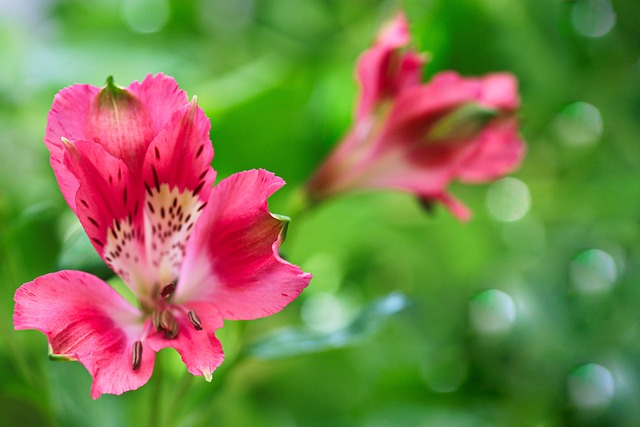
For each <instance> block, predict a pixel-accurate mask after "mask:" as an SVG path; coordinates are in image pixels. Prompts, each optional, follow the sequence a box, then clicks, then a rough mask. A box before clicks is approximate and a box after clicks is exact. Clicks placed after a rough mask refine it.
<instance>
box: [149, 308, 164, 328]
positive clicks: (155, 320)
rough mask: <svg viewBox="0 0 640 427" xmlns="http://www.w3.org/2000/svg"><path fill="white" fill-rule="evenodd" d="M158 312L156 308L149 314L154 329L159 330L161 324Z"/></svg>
mask: <svg viewBox="0 0 640 427" xmlns="http://www.w3.org/2000/svg"><path fill="white" fill-rule="evenodd" d="M160 314H161V312H159V311H158V310H154V311H153V313H152V314H151V323H152V324H153V327H154V329H155V330H156V331H158V332H160V331H161V330H162V325H160Z"/></svg>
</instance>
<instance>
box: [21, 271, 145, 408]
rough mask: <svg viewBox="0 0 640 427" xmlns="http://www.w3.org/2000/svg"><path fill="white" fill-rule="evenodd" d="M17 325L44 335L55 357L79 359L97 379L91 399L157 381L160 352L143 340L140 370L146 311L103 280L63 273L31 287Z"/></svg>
mask: <svg viewBox="0 0 640 427" xmlns="http://www.w3.org/2000/svg"><path fill="white" fill-rule="evenodd" d="M14 300H15V303H16V304H15V311H14V315H13V324H14V327H15V328H16V329H18V330H21V329H36V330H39V331H41V332H42V333H44V334H45V335H46V336H47V338H48V340H49V343H50V345H51V348H52V352H53V354H55V355H59V356H64V357H66V358H69V359H73V360H78V361H79V362H80V363H82V364H83V365H84V366H85V367H86V368H87V370H88V371H89V373H90V374H91V376H92V377H93V385H92V387H91V396H92V397H93V398H94V399H96V398H98V397H100V395H101V394H102V393H111V394H121V393H123V392H125V391H128V390H134V389H136V388H138V387H140V386H142V385H143V384H145V383H146V382H147V381H148V380H149V378H150V377H151V373H152V372H153V364H154V352H153V351H152V350H151V348H150V347H149V346H148V345H147V344H146V343H145V342H143V351H142V361H141V364H140V367H139V369H137V370H135V371H134V370H133V369H132V346H133V343H134V342H135V341H137V340H139V339H140V336H141V334H142V323H141V320H142V313H140V312H139V311H138V310H137V309H136V308H134V307H133V306H131V305H130V304H129V303H128V302H126V301H125V300H124V299H123V298H122V297H121V296H120V295H119V294H118V293H117V292H115V291H114V290H113V289H112V288H111V287H109V285H107V284H106V283H104V282H103V281H102V280H100V279H98V278H97V277H94V276H92V275H90V274H87V273H83V272H79V271H61V272H58V273H52V274H48V275H46V276H42V277H39V278H37V279H35V280H34V281H32V282H29V283H25V284H24V285H22V286H21V287H20V288H19V289H18V290H17V291H16V293H15V297H14Z"/></svg>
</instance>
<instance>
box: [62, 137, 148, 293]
mask: <svg viewBox="0 0 640 427" xmlns="http://www.w3.org/2000/svg"><path fill="white" fill-rule="evenodd" d="M66 147H67V149H66V152H65V166H66V167H67V168H68V169H69V171H70V172H71V173H73V174H74V176H75V177H76V179H77V180H78V182H79V183H80V188H79V189H78V191H77V194H76V204H77V214H78V217H79V218H80V222H81V223H82V226H83V227H84V229H85V231H86V232H87V235H88V236H89V238H90V239H91V243H92V244H93V246H94V247H95V248H96V250H97V251H98V253H99V254H100V256H101V257H102V258H103V259H104V260H105V262H106V263H107V265H109V266H110V267H111V268H112V269H113V270H114V271H115V272H116V273H118V274H119V275H120V276H121V277H122V278H123V279H124V280H125V281H126V282H127V284H129V285H130V286H131V287H132V289H133V290H134V291H136V292H138V293H140V291H142V289H140V286H142V285H141V284H142V283H145V280H144V279H145V278H144V270H145V262H146V259H145V252H144V245H143V244H142V215H141V206H140V205H141V204H142V197H143V194H142V191H144V190H142V186H141V185H139V184H137V183H136V180H135V178H134V177H132V174H131V173H130V172H129V168H128V167H127V165H126V164H125V163H124V161H122V160H120V159H118V158H116V157H113V156H112V155H110V154H109V153H107V152H106V150H105V149H104V148H103V147H102V146H101V145H99V144H97V143H94V142H89V141H76V142H67V143H66Z"/></svg>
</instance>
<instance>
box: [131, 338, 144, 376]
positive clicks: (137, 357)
mask: <svg viewBox="0 0 640 427" xmlns="http://www.w3.org/2000/svg"><path fill="white" fill-rule="evenodd" d="M141 363H142V341H136V342H134V343H133V347H131V367H132V368H133V370H134V371H137V370H138V368H140V364H141Z"/></svg>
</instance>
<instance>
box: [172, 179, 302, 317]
mask: <svg viewBox="0 0 640 427" xmlns="http://www.w3.org/2000/svg"><path fill="white" fill-rule="evenodd" d="M283 185H284V181H282V179H280V178H278V177H276V176H275V175H273V174H272V173H270V172H267V171H265V170H251V171H246V172H241V173H237V174H234V175H232V176H230V177H229V178H227V179H225V180H223V181H222V182H220V184H218V185H217V186H216V187H214V189H213V191H212V192H211V196H210V197H209V201H208V204H207V208H206V209H204V211H203V214H202V216H201V217H200V219H199V221H198V223H197V225H196V227H195V230H194V232H193V235H192V236H191V239H190V240H189V244H188V246H187V254H186V257H185V260H184V262H183V265H182V269H181V270H180V281H179V283H178V287H177V289H176V294H175V297H176V301H180V302H183V303H187V302H194V301H208V302H211V303H213V304H215V305H216V306H217V307H218V311H219V312H220V314H221V315H222V317H224V318H226V319H254V318H258V317H263V316H267V315H270V314H273V313H276V312H278V311H280V310H281V309H282V308H283V307H284V306H286V305H287V304H288V303H289V302H291V301H292V300H293V299H295V298H296V297H297V296H298V295H299V294H300V292H302V290H303V289H304V288H305V287H306V286H307V285H308V283H309V280H310V279H311V275H310V274H308V273H304V272H303V271H302V270H301V269H300V268H299V267H298V266H296V265H293V264H290V263H288V262H286V261H284V260H283V259H281V258H280V257H279V255H278V246H279V244H280V242H281V236H280V233H281V231H282V228H283V226H284V224H283V221H282V220H279V219H276V218H274V217H273V216H272V215H271V213H270V212H269V208H268V205H267V198H268V197H269V196H270V195H271V194H273V193H274V192H275V191H276V190H277V189H279V188H280V187H282V186H283Z"/></svg>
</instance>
